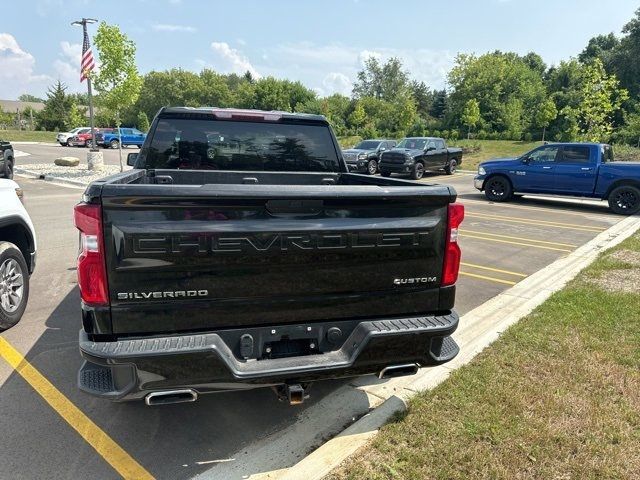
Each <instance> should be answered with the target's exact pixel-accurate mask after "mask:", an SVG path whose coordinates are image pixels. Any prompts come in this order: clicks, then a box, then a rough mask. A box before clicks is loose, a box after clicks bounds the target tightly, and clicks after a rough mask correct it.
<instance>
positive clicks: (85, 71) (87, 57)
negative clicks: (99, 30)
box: [80, 26, 96, 82]
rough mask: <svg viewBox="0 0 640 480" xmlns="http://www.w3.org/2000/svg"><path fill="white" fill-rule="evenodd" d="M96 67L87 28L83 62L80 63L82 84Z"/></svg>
mask: <svg viewBox="0 0 640 480" xmlns="http://www.w3.org/2000/svg"><path fill="white" fill-rule="evenodd" d="M95 66H96V64H95V62H94V61H93V53H92V52H91V45H90V44H89V35H88V34H87V27H86V26H85V27H84V42H83V43H82V61H81V62H80V82H84V81H85V80H86V79H87V77H88V76H89V72H91V70H93V69H94V68H95Z"/></svg>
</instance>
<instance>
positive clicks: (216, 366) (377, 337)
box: [78, 312, 458, 401]
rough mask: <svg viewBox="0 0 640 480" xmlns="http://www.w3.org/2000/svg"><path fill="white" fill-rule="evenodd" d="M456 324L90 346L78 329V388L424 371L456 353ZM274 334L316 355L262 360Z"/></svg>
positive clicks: (121, 393) (268, 382) (336, 325)
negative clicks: (411, 366) (412, 367)
mask: <svg viewBox="0 0 640 480" xmlns="http://www.w3.org/2000/svg"><path fill="white" fill-rule="evenodd" d="M457 326H458V315H457V314H456V313H455V312H449V313H447V314H443V315H432V316H419V317H407V318H389V319H375V320H366V321H345V322H331V323H330V324H329V323H327V324H317V323H314V324H311V325H310V326H307V325H290V326H286V327H284V326H274V327H259V328H254V329H242V330H239V329H238V330H226V331H220V332H216V333H202V334H193V335H181V336H171V337H162V338H157V337H156V338H147V339H125V340H119V341H114V342H93V341H91V340H89V339H88V337H87V335H86V333H85V332H84V331H80V351H81V353H82V355H83V357H84V358H85V360H86V361H85V363H84V364H83V366H82V367H81V369H80V372H79V375H78V384H79V388H80V389H81V390H83V391H85V392H87V393H90V394H93V395H95V396H98V397H102V398H108V399H111V400H118V401H122V400H133V399H137V398H143V397H144V396H146V395H147V394H149V393H151V392H156V391H162V390H174V389H177V388H191V389H194V390H195V391H197V392H198V393H207V392H214V391H227V390H244V389H251V388H256V387H264V386H276V385H282V384H285V383H309V382H313V381H317V380H324V379H332V378H341V377H350V376H359V375H366V374H376V373H378V372H380V371H381V370H382V369H384V368H385V367H388V366H391V365H399V364H408V363H416V364H418V365H420V366H422V367H424V366H429V365H437V364H441V363H444V362H447V361H449V360H451V359H453V358H454V357H455V356H456V355H457V353H458V346H457V345H456V344H455V342H454V341H453V340H452V339H451V337H450V335H451V334H452V333H453V332H454V331H455V330H456V328H457ZM330 329H340V331H341V333H342V335H341V336H340V338H339V341H336V339H335V338H333V341H334V342H335V343H336V344H339V345H336V344H332V337H331V335H330ZM274 332H276V333H274ZM333 332H334V333H335V330H333ZM283 333H284V335H281V334H283ZM247 335H251V337H252V338H253V339H254V340H253V341H255V345H254V346H253V350H251V353H250V354H247V349H246V348H245V350H244V351H241V350H240V345H241V343H242V342H241V340H242V338H244V339H245V347H246V339H247ZM274 335H275V336H274ZM282 336H284V337H286V338H288V339H291V340H298V339H299V340H301V341H302V342H304V341H307V342H309V343H307V345H312V347H311V348H315V349H317V350H318V351H319V352H320V353H316V354H309V355H301V356H291V357H284V358H268V356H265V353H264V352H265V351H270V350H265V349H266V348H268V347H269V346H270V345H272V343H270V342H272V341H274V340H275V341H277V340H278V339H281V338H282ZM240 352H244V355H245V357H244V358H243V357H242V356H241V354H240Z"/></svg>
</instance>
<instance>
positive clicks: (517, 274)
mask: <svg viewBox="0 0 640 480" xmlns="http://www.w3.org/2000/svg"><path fill="white" fill-rule="evenodd" d="M460 265H464V266H465V267H470V268H478V269H480V270H487V271H489V272H496V273H504V274H506V275H513V276H515V277H522V278H525V277H528V275H527V274H525V273H518V272H510V271H509V270H502V269H500V268H493V267H485V266H484V265H476V264H475V263H466V262H460Z"/></svg>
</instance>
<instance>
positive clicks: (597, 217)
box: [459, 198, 612, 221]
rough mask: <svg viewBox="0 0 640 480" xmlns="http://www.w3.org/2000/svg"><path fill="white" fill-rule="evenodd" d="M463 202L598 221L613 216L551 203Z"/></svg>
mask: <svg viewBox="0 0 640 480" xmlns="http://www.w3.org/2000/svg"><path fill="white" fill-rule="evenodd" d="M459 201H460V202H462V203H467V202H468V203H477V204H479V205H484V206H486V207H490V208H493V207H496V208H497V207H500V208H502V207H505V208H515V209H518V210H533V211H537V212H548V213H559V214H561V215H574V216H577V217H581V218H591V219H593V220H596V221H602V220H604V219H610V218H612V217H611V216H607V213H606V212H602V213H597V212H585V213H580V212H575V211H570V210H565V209H562V208H556V207H555V205H550V206H549V207H548V208H547V207H532V206H525V205H513V204H511V203H490V202H488V201H482V200H473V199H471V198H461V199H460V200H459Z"/></svg>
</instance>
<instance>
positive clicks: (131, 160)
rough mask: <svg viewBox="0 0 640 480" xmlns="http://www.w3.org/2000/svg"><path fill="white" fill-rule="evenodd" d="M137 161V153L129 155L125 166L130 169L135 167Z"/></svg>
mask: <svg viewBox="0 0 640 480" xmlns="http://www.w3.org/2000/svg"><path fill="white" fill-rule="evenodd" d="M137 159H138V152H134V153H130V154H129V155H127V165H129V166H130V167H133V166H135V164H136V160H137Z"/></svg>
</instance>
